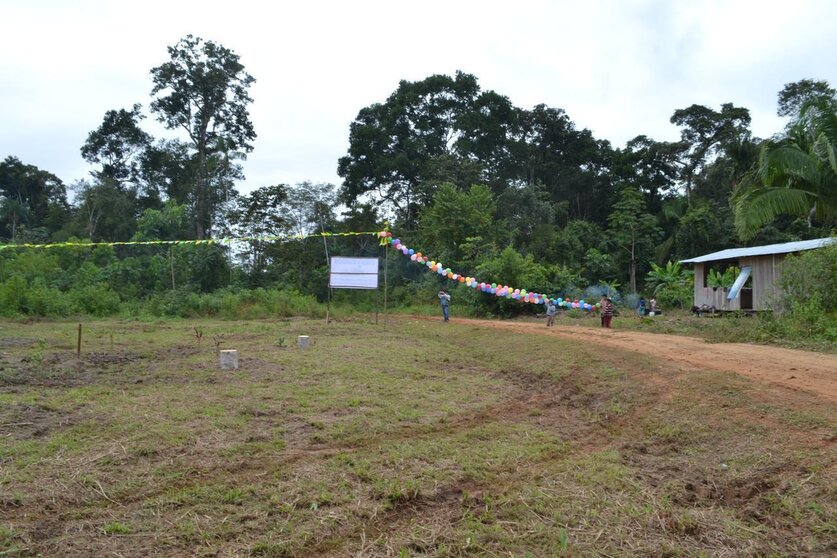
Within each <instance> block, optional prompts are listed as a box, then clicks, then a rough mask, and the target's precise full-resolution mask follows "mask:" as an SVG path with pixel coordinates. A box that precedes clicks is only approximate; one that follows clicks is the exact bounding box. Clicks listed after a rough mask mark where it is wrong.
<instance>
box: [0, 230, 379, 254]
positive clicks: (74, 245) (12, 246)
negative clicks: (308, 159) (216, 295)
mask: <svg viewBox="0 0 837 558" xmlns="http://www.w3.org/2000/svg"><path fill="white" fill-rule="evenodd" d="M363 235H370V236H378V232H377V231H364V232H340V233H328V232H322V233H312V234H295V235H280V236H236V237H226V238H207V239H205V240H127V241H121V242H55V243H52V244H0V250H13V249H15V248H36V249H40V248H44V249H46V248H95V247H97V246H155V245H187V244H192V245H201V244H232V243H234V242H277V241H280V240H304V239H306V238H318V237H332V236H363Z"/></svg>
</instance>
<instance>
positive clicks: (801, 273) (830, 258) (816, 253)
mask: <svg viewBox="0 0 837 558" xmlns="http://www.w3.org/2000/svg"><path fill="white" fill-rule="evenodd" d="M779 273H780V275H779V281H778V285H779V288H780V289H781V292H782V296H781V298H778V299H776V300H774V301H773V306H774V308H775V309H776V310H778V311H779V312H782V313H786V312H794V311H795V309H796V310H801V309H802V307H800V306H795V305H797V304H798V303H799V302H801V301H809V300H813V299H815V298H816V299H818V300H819V301H820V310H821V311H822V312H826V313H829V312H834V311H837V243H834V244H832V245H830V246H826V247H824V248H819V249H817V250H806V251H805V252H801V253H800V254H797V255H790V256H788V257H787V258H786V259H785V261H783V262H782V263H781V264H780V265H779Z"/></svg>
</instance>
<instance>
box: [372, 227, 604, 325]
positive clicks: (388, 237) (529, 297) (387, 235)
mask: <svg viewBox="0 0 837 558" xmlns="http://www.w3.org/2000/svg"><path fill="white" fill-rule="evenodd" d="M377 234H378V237H379V238H380V243H381V245H382V246H386V245H390V246H392V248H393V249H394V250H396V251H398V252H401V253H402V254H403V255H405V256H409V258H410V261H413V262H416V263H417V264H420V265H424V266H426V267H427V269H428V271H430V272H431V273H438V274H439V275H440V276H442V277H447V278H448V279H450V280H452V281H455V282H457V283H461V284H463V285H464V286H466V287H470V288H472V289H478V290H480V291H481V292H483V293H486V294H491V295H494V296H496V297H497V298H507V299H511V300H517V301H519V302H528V303H530V304H546V303H547V302H552V304H554V305H556V306H559V307H563V308H578V309H581V310H586V311H588V312H595V311H596V310H597V309H598V308H599V307H600V306H601V303H596V304H590V303H589V302H586V301H584V300H569V299H567V300H564V298H563V297H550V296H548V295H545V294H542V293H535V292H528V291H527V290H526V289H515V288H512V287H510V286H509V285H502V284H497V283H486V282H484V281H480V280H478V279H477V278H476V277H470V276H466V275H463V274H461V273H454V272H453V271H452V270H451V269H450V268H449V267H447V268H446V267H445V265H444V264H443V263H442V262H436V261H432V260H430V258H428V257H427V256H425V255H424V254H422V253H421V252H416V251H415V250H414V249H412V248H408V247H407V246H406V245H405V244H404V243H403V242H401V240H400V239H398V238H393V237H392V233H391V232H389V231H379V232H378V233H377Z"/></svg>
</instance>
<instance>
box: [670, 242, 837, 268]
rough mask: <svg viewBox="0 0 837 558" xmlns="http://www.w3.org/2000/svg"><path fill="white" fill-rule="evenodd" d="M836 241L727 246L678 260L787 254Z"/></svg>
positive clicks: (696, 260)
mask: <svg viewBox="0 0 837 558" xmlns="http://www.w3.org/2000/svg"><path fill="white" fill-rule="evenodd" d="M835 242H837V237H832V238H818V239H816V240H800V241H798V242H784V243H782V244H768V245H767V246H753V247H751V248H729V249H728V250H721V251H720V252H713V253H711V254H706V255H705V256H698V257H697V258H692V259H689V260H680V263H702V262H715V261H719V260H735V259H738V258H745V257H747V256H769V255H771V254H788V253H790V252H802V251H803V250H813V249H815V248H822V247H823V246H827V245H829V244H832V243H835Z"/></svg>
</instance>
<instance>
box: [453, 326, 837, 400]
mask: <svg viewBox="0 0 837 558" xmlns="http://www.w3.org/2000/svg"><path fill="white" fill-rule="evenodd" d="M457 321H458V322H465V323H469V324H473V325H475V326H480V327H490V328H495V329H504V330H509V331H516V332H519V333H528V334H538V335H544V336H555V337H561V338H565V339H572V340H574V341H578V342H583V343H585V344H594V345H596V346H598V347H613V348H616V349H621V350H625V351H633V352H637V353H642V354H645V355H648V356H651V357H654V358H659V359H661V360H663V361H665V362H667V363H669V364H681V365H685V366H686V367H688V368H691V369H697V370H701V369H703V370H720V371H725V372H734V373H736V374H743V375H745V376H749V377H751V378H754V379H756V380H759V381H761V382H765V383H768V384H773V385H779V386H782V387H784V388H789V389H792V390H798V391H803V392H807V393H811V394H814V395H817V396H820V397H823V398H825V399H827V400H829V401H831V402H837V355H829V354H822V353H813V352H807V351H799V350H795V349H784V348H781V347H769V346H764V345H750V344H746V343H707V342H706V341H704V340H703V339H696V338H694V337H685V336H680V335H665V334H659V333H645V332H640V331H629V330H619V329H611V330H607V329H600V328H593V327H586V326H567V325H556V326H554V327H550V328H547V327H545V326H544V324H543V323H533V322H509V321H496V320H460V319H458V320H457Z"/></svg>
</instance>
